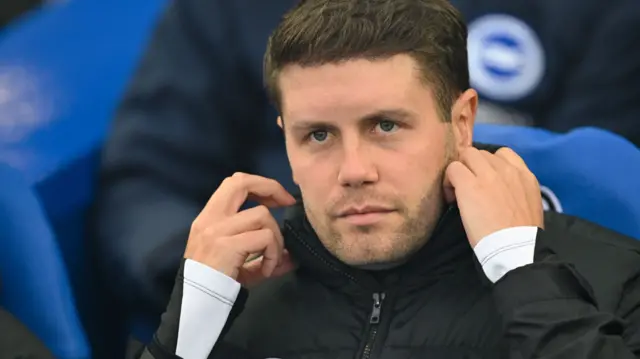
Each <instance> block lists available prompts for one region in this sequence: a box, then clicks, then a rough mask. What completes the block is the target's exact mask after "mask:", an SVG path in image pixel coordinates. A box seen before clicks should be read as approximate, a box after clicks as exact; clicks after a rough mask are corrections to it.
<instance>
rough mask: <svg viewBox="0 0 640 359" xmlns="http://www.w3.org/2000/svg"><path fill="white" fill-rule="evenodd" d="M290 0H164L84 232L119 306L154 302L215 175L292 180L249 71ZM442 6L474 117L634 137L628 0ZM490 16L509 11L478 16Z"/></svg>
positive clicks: (460, 1)
mask: <svg viewBox="0 0 640 359" xmlns="http://www.w3.org/2000/svg"><path fill="white" fill-rule="evenodd" d="M295 2H296V0H270V1H262V0H235V1H226V0H225V1H222V0H180V1H171V3H170V4H169V6H168V9H167V11H166V13H165V15H164V16H163V17H162V19H160V21H159V23H158V27H157V30H156V31H155V32H154V34H153V37H152V40H151V43H150V46H149V48H148V50H147V52H146V54H145V56H144V59H143V61H142V62H141V65H140V68H139V71H138V72H137V73H136V75H135V77H134V78H133V81H132V83H131V86H130V88H129V91H128V93H127V94H126V96H125V97H124V99H123V101H122V105H121V106H120V109H119V111H118V114H117V116H116V118H115V122H114V125H113V129H112V133H111V135H110V137H109V140H108V142H107V143H106V145H105V152H104V157H103V163H102V175H101V184H100V187H99V192H98V200H97V209H98V211H97V216H96V218H97V223H96V226H95V231H94V235H93V236H92V238H95V244H96V247H97V248H96V252H97V253H98V255H97V256H96V258H97V259H98V260H99V261H100V263H99V264H100V267H101V270H102V272H104V274H105V277H106V278H107V280H106V282H107V284H109V285H113V287H112V288H111V290H112V294H114V295H115V296H117V298H119V299H121V300H122V301H126V302H127V304H128V308H129V309H130V310H131V312H133V313H136V314H141V313H144V314H149V315H151V316H154V317H156V316H159V315H160V314H161V313H162V312H163V311H164V309H165V307H166V305H167V302H168V299H169V295H170V293H171V288H172V285H173V279H174V277H175V273H176V271H177V269H178V267H179V263H180V257H181V254H182V253H183V252H184V248H185V242H186V239H187V237H188V233H189V226H190V224H191V222H192V221H193V219H194V218H195V217H196V215H197V214H198V212H199V211H200V209H201V208H202V207H203V206H204V204H205V203H206V201H207V199H208V198H209V196H210V195H211V193H213V191H214V190H215V189H216V188H217V187H218V186H219V185H220V183H221V182H222V180H223V179H224V178H226V177H228V176H231V175H232V174H233V173H234V172H248V173H253V174H258V175H262V176H265V177H269V178H273V179H276V180H278V182H280V183H281V184H282V185H283V186H284V187H285V188H286V189H288V190H289V191H294V190H295V186H294V184H293V183H291V181H290V178H291V175H290V169H289V166H288V163H287V159H286V153H285V148H284V140H283V138H282V134H281V132H280V131H279V130H278V129H277V127H276V126H273V119H274V118H275V117H276V116H277V113H276V111H275V109H273V108H272V107H271V106H270V105H269V101H268V99H267V96H266V94H265V93H264V90H263V86H262V79H261V76H262V56H263V54H264V50H265V44H266V42H267V37H268V35H269V33H270V32H271V31H272V30H273V28H275V26H276V24H277V21H278V19H279V18H280V17H281V15H282V14H283V13H284V12H285V11H286V10H287V9H289V8H290V7H291V6H292V4H294V3H295ZM453 4H454V5H455V6H457V7H459V8H460V9H461V11H462V13H463V14H464V15H465V18H466V19H467V21H468V22H469V23H470V24H471V28H472V30H471V35H473V36H472V41H471V43H470V44H469V45H470V46H469V47H473V48H472V49H470V53H471V55H470V57H471V59H472V60H473V61H472V62H473V63H472V64H471V68H472V73H473V74H474V76H472V77H471V80H472V81H473V84H474V86H476V87H478V88H479V89H480V96H481V97H483V98H484V99H487V101H485V100H483V101H481V102H480V106H479V109H478V112H479V114H478V117H484V120H485V121H499V122H505V121H507V122H509V121H510V122H516V123H521V124H531V121H529V120H527V121H524V120H522V121H521V120H520V119H522V118H530V119H533V120H535V123H533V124H534V125H536V126H543V127H546V128H549V129H552V130H559V131H565V130H568V129H572V128H575V127H577V126H585V125H592V126H598V127H603V128H606V129H610V130H613V131H616V132H618V133H620V134H622V135H624V136H627V138H629V139H631V140H632V141H634V142H635V143H636V144H638V143H640V133H639V132H638V130H639V129H640V126H638V125H637V123H636V122H637V118H639V115H638V113H640V101H636V99H637V98H640V94H639V91H640V51H639V49H640V48H638V47H637V46H635V44H636V43H637V42H638V41H636V40H635V39H637V36H638V34H640V29H639V27H640V13H639V11H638V5H639V4H640V3H639V2H638V1H637V0H615V1H608V2H603V1H601V0H591V1H584V0H573V1H557V0H544V1H530V0H517V1H516V0H456V1H454V2H453ZM496 13H499V14H502V15H509V16H508V18H509V19H510V21H508V22H505V21H504V19H505V18H506V17H507V16H501V17H499V18H498V19H497V20H495V21H494V20H493V19H494V17H491V16H488V15H487V14H496ZM485 15H487V16H485ZM518 19H519V20H518ZM524 25H526V26H524ZM523 29H524V30H523ZM489 30H492V31H494V32H491V31H489ZM532 34H534V35H535V36H532ZM533 38H535V40H534V39H533ZM485 39H489V40H492V41H484V40H485ZM498 40H500V41H498ZM485 43H486V44H488V45H487V47H479V46H475V47H474V44H485ZM489 45H490V46H489ZM507 45H512V46H507ZM538 45H540V46H538ZM520 50H522V51H520ZM541 54H543V55H544V57H543V59H544V60H545V61H544V62H543V63H542V64H544V66H543V67H542V69H543V71H544V76H540V69H541V67H540V65H541V62H540V61H537V60H540V58H541ZM503 55H504V56H503ZM510 59H515V60H514V61H509V60H510ZM476 60H477V61H476ZM480 60H482V61H480ZM520 65H521V66H520ZM531 73H533V75H534V76H531ZM501 75H504V76H502V77H501ZM507 75H508V76H507ZM474 77H475V80H474ZM501 78H505V79H506V80H505V85H498V86H494V87H491V86H488V85H491V84H493V83H495V82H496V81H498V79H501ZM483 79H484V81H483ZM525 79H533V80H535V81H533V80H529V81H524V80H525ZM523 81H524V82H523ZM507 85H509V86H507ZM511 85H513V86H511ZM523 85H526V86H523ZM488 88H493V89H494V92H489V91H488V90H487V89H488ZM514 88H517V89H518V91H515V90H513V89H514ZM510 89H511V90H512V91H511V92H509V94H510V95H509V96H507V94H506V93H505V92H506V91H509V90H510ZM498 90H500V91H502V93H500V94H495V91H498ZM514 91H515V92H514ZM488 100H491V102H489V101H488ZM496 106H499V107H496ZM496 108H498V109H499V110H495V109H496ZM488 109H489V110H488ZM496 112H497V113H496ZM503 113H507V114H510V115H509V116H503V115H502V114H503ZM511 114H513V116H511ZM505 118H507V119H506V120H505ZM276 218H277V219H280V218H281V217H278V216H277V217H276ZM113 277H117V278H119V280H118V281H113V280H110V278H113Z"/></svg>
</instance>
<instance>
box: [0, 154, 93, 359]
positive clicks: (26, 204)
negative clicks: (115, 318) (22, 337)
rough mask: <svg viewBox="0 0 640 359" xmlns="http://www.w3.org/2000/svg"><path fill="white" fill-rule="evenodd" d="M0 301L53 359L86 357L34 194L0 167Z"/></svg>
mask: <svg viewBox="0 0 640 359" xmlns="http://www.w3.org/2000/svg"><path fill="white" fill-rule="evenodd" d="M0 213H1V215H0V278H1V284H0V301H1V303H2V305H3V306H4V307H5V308H6V309H7V310H9V311H10V312H11V313H13V314H14V315H15V316H16V317H17V318H18V319H20V321H22V322H23V323H24V324H25V325H26V326H27V327H28V328H29V329H30V330H31V331H32V332H33V333H35V334H36V335H37V336H38V337H39V338H40V339H41V340H42V341H43V342H44V343H45V345H47V346H48V347H49V349H50V350H51V351H52V352H53V354H54V355H55V356H56V357H57V358H62V359H89V358H90V357H91V353H90V349H89V344H88V342H87V339H86V337H85V334H84V330H83V328H82V326H81V324H80V320H79V317H78V313H77V311H76V307H75V301H74V298H73V293H72V290H71V285H70V282H69V279H68V277H67V270H66V268H65V265H64V261H63V260H62V255H61V253H60V249H59V248H58V245H57V243H56V240H55V237H54V234H53V232H52V230H51V227H50V226H49V223H48V221H47V219H46V216H45V213H44V210H43V208H42V205H41V203H40V202H39V200H38V198H37V196H36V195H35V194H34V192H33V191H32V189H31V188H29V186H28V185H27V183H26V182H25V181H24V180H23V178H22V177H21V175H20V174H19V173H18V172H17V171H15V170H13V169H11V168H9V167H8V166H6V165H0Z"/></svg>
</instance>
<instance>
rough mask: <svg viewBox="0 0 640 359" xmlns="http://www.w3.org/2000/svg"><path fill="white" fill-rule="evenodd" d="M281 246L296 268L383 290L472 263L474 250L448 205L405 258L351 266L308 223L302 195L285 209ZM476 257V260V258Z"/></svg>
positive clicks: (347, 285) (349, 286)
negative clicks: (375, 266) (377, 266)
mask: <svg viewBox="0 0 640 359" xmlns="http://www.w3.org/2000/svg"><path fill="white" fill-rule="evenodd" d="M283 235H284V239H285V246H286V248H287V249H288V250H289V252H290V254H291V255H292V258H293V259H294V260H295V261H296V262H297V263H298V264H299V269H298V270H299V272H301V273H305V274H308V275H311V276H313V277H314V278H315V279H317V280H319V281H321V282H323V283H324V284H327V285H330V286H332V287H334V286H335V287H337V288H340V290H343V291H349V290H355V291H366V292H371V291H386V290H389V289H391V288H392V287H402V288H406V289H408V288H411V287H414V286H420V285H424V284H425V283H427V282H430V281H431V280H436V279H438V278H441V277H442V276H446V275H447V274H450V273H452V272H453V271H456V270H458V269H460V268H461V267H466V265H473V263H474V261H475V256H474V255H473V251H472V249H471V247H470V245H469V243H468V241H467V238H466V234H465V232H464V227H463V226H462V221H461V218H460V213H459V211H458V208H457V207H456V206H450V207H449V208H447V209H446V210H445V211H444V213H443V215H442V216H441V218H440V220H439V222H438V224H437V226H436V228H435V230H434V232H433V235H432V237H431V238H430V239H429V240H428V241H427V243H426V244H425V246H424V247H423V248H421V249H420V250H419V251H418V252H416V253H415V254H414V255H413V256H412V257H411V258H409V260H408V261H407V262H405V263H404V264H402V265H400V266H398V267H395V268H393V269H388V270H382V271H367V270H363V269H359V268H354V267H351V266H349V265H347V264H345V263H343V262H341V261H340V260H338V259H337V258H336V257H335V256H333V255H332V254H331V253H330V252H329V251H328V250H327V249H326V248H325V247H324V246H323V245H322V243H321V242H320V240H319V238H318V236H317V235H316V233H315V231H314V230H313V229H312V227H311V225H310V224H309V222H308V220H307V218H306V215H305V212H304V208H303V204H302V201H299V202H298V204H296V205H294V206H292V207H290V208H289V209H288V210H287V212H286V213H285V219H284V228H283ZM475 262H477V261H475Z"/></svg>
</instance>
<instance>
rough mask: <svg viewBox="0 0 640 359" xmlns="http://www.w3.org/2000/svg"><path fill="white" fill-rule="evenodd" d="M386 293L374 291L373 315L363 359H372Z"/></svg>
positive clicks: (370, 320)
mask: <svg viewBox="0 0 640 359" xmlns="http://www.w3.org/2000/svg"><path fill="white" fill-rule="evenodd" d="M385 296H386V295H385V294H384V293H373V308H372V309H371V316H370V317H369V330H368V333H367V342H366V344H365V346H364V350H363V351H362V356H361V358H362V359H370V358H371V351H372V350H373V344H374V343H375V340H376V336H377V335H378V325H379V324H380V312H381V310H382V302H383V301H384V298H385Z"/></svg>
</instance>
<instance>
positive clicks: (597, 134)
mask: <svg viewBox="0 0 640 359" xmlns="http://www.w3.org/2000/svg"><path fill="white" fill-rule="evenodd" d="M474 132H475V133H474V140H476V141H477V142H481V143H489V144H496V145H503V146H507V147H510V148H512V149H514V150H515V151H516V152H517V153H518V154H519V155H520V156H522V157H523V159H524V160H525V161H526V163H527V165H528V166H529V168H530V169H531V171H532V172H533V173H534V174H535V175H536V177H537V178H538V181H539V182H540V184H541V186H542V196H543V200H544V204H545V208H546V209H547V210H554V211H558V212H564V213H567V214H570V215H574V216H576V217H580V218H583V219H586V220H589V221H591V222H594V223H598V224H600V225H602V226H604V227H607V228H610V229H613V230H615V231H618V232H620V233H622V234H626V235H628V236H631V237H633V238H637V239H640V149H638V148H637V147H636V146H634V145H633V144H632V143H631V142H629V141H627V140H626V139H624V138H622V137H620V136H618V135H616V134H613V133H611V132H608V131H605V130H601V129H596V128H590V127H585V128H578V129H575V130H573V131H571V132H569V133H566V134H558V133H552V132H549V131H546V130H543V129H537V128H531V127H519V126H503V125H489V124H478V125H476V127H475V131H474Z"/></svg>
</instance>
